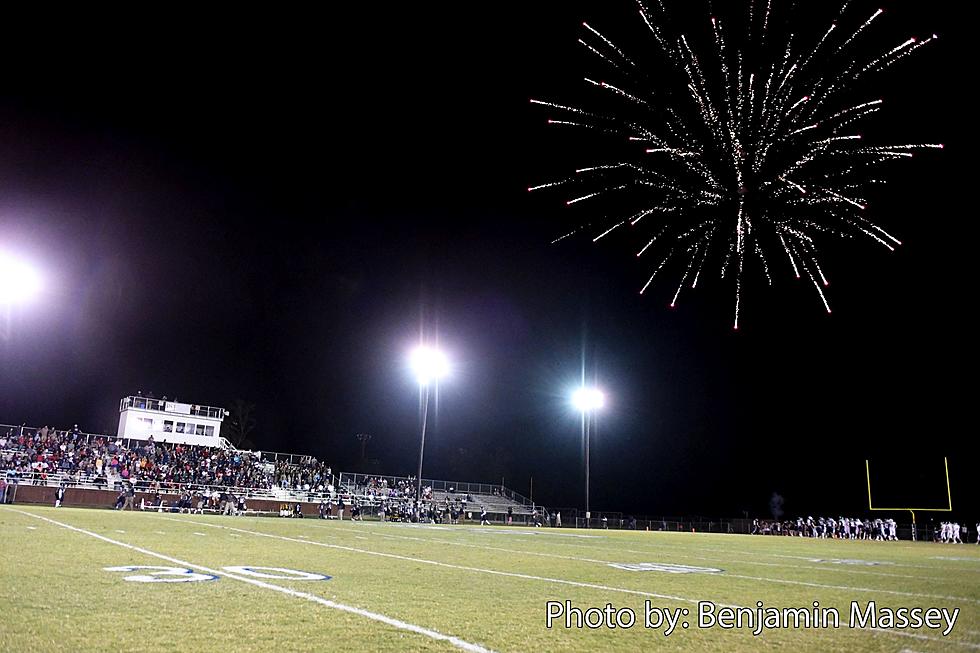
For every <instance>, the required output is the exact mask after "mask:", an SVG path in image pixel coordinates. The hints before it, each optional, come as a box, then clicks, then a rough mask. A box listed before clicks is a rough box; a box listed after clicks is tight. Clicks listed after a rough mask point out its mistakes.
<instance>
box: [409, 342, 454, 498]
mask: <svg viewBox="0 0 980 653" xmlns="http://www.w3.org/2000/svg"><path fill="white" fill-rule="evenodd" d="M408 362H409V366H410V367H411V368H412V372H413V373H414V374H415V378H416V379H417V380H418V382H419V425H420V428H419V431H420V437H419V472H418V478H416V479H415V480H416V488H415V500H416V501H419V500H421V499H422V460H423V458H424V457H425V426H426V423H427V422H428V417H429V390H430V389H431V387H432V384H433V383H438V382H439V379H441V378H443V377H444V376H446V374H448V373H449V360H448V359H447V358H446V355H445V354H444V353H442V352H441V351H439V350H438V349H436V348H434V347H428V346H426V345H419V346H418V347H416V348H415V349H413V350H412V353H411V355H410V356H409V361H408Z"/></svg>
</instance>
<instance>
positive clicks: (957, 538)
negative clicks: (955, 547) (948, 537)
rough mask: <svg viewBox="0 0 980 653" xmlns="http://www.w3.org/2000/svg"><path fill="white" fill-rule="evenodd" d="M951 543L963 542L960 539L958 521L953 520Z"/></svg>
mask: <svg viewBox="0 0 980 653" xmlns="http://www.w3.org/2000/svg"><path fill="white" fill-rule="evenodd" d="M952 536H953V544H963V540H961V539H960V524H959V522H953V532H952Z"/></svg>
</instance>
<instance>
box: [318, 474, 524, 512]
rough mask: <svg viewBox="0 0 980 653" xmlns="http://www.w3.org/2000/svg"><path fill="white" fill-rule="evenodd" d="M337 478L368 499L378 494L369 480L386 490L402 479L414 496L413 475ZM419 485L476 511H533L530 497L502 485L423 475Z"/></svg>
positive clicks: (341, 487)
mask: <svg viewBox="0 0 980 653" xmlns="http://www.w3.org/2000/svg"><path fill="white" fill-rule="evenodd" d="M337 478H338V481H337V487H338V489H339V490H340V491H342V492H344V493H345V494H349V495H351V496H356V497H359V498H362V499H365V500H368V501H370V500H371V499H373V498H376V497H378V496H381V494H380V491H381V489H380V488H378V487H377V486H374V487H373V488H372V485H371V481H372V480H373V481H374V482H375V483H376V484H377V483H380V482H381V481H382V480H384V481H385V482H386V483H387V488H385V489H387V490H391V489H392V488H397V487H398V486H399V484H400V483H402V484H404V485H405V486H407V487H408V488H411V491H410V492H409V493H408V495H410V496H412V497H414V492H415V487H416V483H417V481H416V480H415V479H414V478H411V477H408V476H384V475H379V474H359V473H352V472H340V473H339V474H338V476H337ZM422 487H423V488H425V487H429V488H432V501H435V502H436V503H444V502H445V501H446V499H447V498H448V499H449V501H450V502H453V501H466V506H467V510H469V511H477V512H479V511H480V510H481V509H482V508H486V509H487V512H488V513H491V514H494V515H506V514H507V510H508V509H511V510H512V514H513V515H514V516H515V517H517V516H521V517H525V516H530V515H532V514H533V512H534V509H535V506H534V504H533V502H532V501H531V500H530V499H528V498H527V497H525V496H523V495H522V494H520V493H518V492H515V491H513V490H511V489H509V488H507V487H505V486H503V485H497V484H492V483H469V482H463V481H443V480H435V479H427V478H423V479H422ZM372 489H374V492H372ZM537 507H538V508H539V509H540V508H541V506H537Z"/></svg>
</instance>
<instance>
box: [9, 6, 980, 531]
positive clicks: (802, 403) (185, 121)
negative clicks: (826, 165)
mask: <svg viewBox="0 0 980 653" xmlns="http://www.w3.org/2000/svg"><path fill="white" fill-rule="evenodd" d="M940 4H949V5H951V4H952V3H910V2H908V3H894V4H892V3H889V4H888V5H887V7H888V12H887V13H886V18H887V19H888V23H887V26H883V27H882V28H880V29H879V31H878V33H877V35H876V38H875V39H874V41H875V43H877V44H881V45H882V46H886V45H887V46H889V47H890V46H891V45H895V44H897V43H899V42H901V41H902V40H904V39H905V38H907V36H909V35H911V34H918V35H920V36H928V35H929V34H931V33H932V32H938V33H939V34H940V36H941V37H942V38H941V39H940V41H938V42H937V43H936V44H935V46H934V47H933V46H930V48H929V49H924V50H922V51H920V52H919V53H918V54H917V55H916V56H915V57H913V58H911V59H909V60H906V61H905V62H904V63H903V64H900V65H897V66H895V67H893V68H892V69H890V72H889V73H888V74H886V75H883V76H881V77H880V78H879V79H878V81H877V82H876V84H878V85H879V86H880V88H881V91H880V92H881V94H882V97H884V98H885V99H886V102H887V106H886V111H885V112H884V113H885V116H884V117H883V118H879V119H877V120H872V121H869V122H868V123H867V124H868V127H867V129H866V131H867V132H869V133H870V132H874V133H875V134H877V135H880V136H881V137H882V138H890V139H891V140H893V141H895V142H917V141H929V142H941V143H944V144H945V145H946V148H945V149H944V150H943V151H941V152H940V153H927V154H923V155H922V156H921V158H920V157H919V156H918V155H917V158H914V159H913V160H912V161H911V162H907V163H904V164H902V165H896V166H893V167H892V168H891V169H890V170H891V172H890V175H889V177H888V178H889V180H890V185H889V187H888V189H887V193H882V194H881V196H880V197H877V198H875V200H874V202H873V206H872V211H873V215H872V216H871V217H874V218H877V219H878V220H879V222H880V223H881V224H883V225H884V226H885V227H886V228H888V229H889V231H891V232H893V233H896V234H897V235H898V237H899V238H900V239H901V240H902V241H903V242H904V243H905V244H904V246H903V247H901V248H899V249H898V251H896V252H895V253H889V252H888V251H887V250H885V249H884V248H881V247H876V246H874V244H873V243H870V242H854V241H852V242H843V243H841V242H839V241H836V242H835V241H833V240H830V241H828V243H827V246H826V248H825V250H824V251H825V252H826V254H825V265H824V269H825V270H826V271H827V272H828V276H829V278H830V281H831V285H830V288H829V290H830V301H831V302H832V307H833V310H834V312H833V314H832V315H830V316H828V315H826V314H825V312H824V310H823V307H822V306H821V304H820V302H819V299H818V297H817V296H816V295H815V293H814V292H813V289H812V288H811V287H809V286H808V285H807V283H806V282H799V281H796V280H795V279H793V277H792V274H791V273H790V272H789V270H785V269H782V268H780V269H779V271H778V273H777V274H776V277H777V278H776V281H775V285H774V287H773V288H771V289H770V288H767V287H764V286H763V285H762V282H763V280H762V279H760V278H754V279H753V281H752V283H751V284H750V289H749V291H748V292H747V295H746V299H745V304H744V308H743V311H744V312H743V321H742V324H741V328H740V330H739V331H738V332H734V331H733V330H732V328H731V318H732V303H733V300H732V288H731V286H730V284H728V283H727V282H721V281H719V280H717V279H712V280H711V281H710V282H709V283H706V284H704V286H703V287H701V286H699V288H698V290H697V291H695V292H693V293H687V294H685V295H682V296H681V301H680V304H679V306H678V307H677V308H676V309H673V310H671V309H669V308H667V304H668V303H669V301H670V298H671V296H672V294H673V290H674V288H675V284H676V281H675V280H673V278H671V280H670V281H668V283H666V284H655V285H654V286H653V290H652V292H648V293H647V294H645V295H644V296H642V297H641V296H640V295H639V294H638V292H637V291H638V289H639V287H640V286H641V285H642V284H643V282H644V281H645V280H646V278H647V277H648V276H649V269H648V267H645V265H644V264H643V263H642V261H638V260H637V259H636V257H635V256H633V254H634V253H635V251H636V248H635V247H633V245H634V242H633V241H630V240H628V239H615V238H610V239H608V240H606V241H603V242H602V243H601V244H599V245H593V244H592V243H591V242H590V240H589V239H588V238H583V239H581V240H578V241H573V240H571V239H570V240H566V241H562V243H561V244H560V245H550V244H549V243H550V241H552V240H553V239H554V238H556V237H557V236H558V235H561V234H562V233H564V232H565V231H568V228H569V226H570V225H572V224H573V223H574V220H572V221H571V222H570V218H569V213H568V209H566V207H565V206H564V199H566V198H565V197H564V196H563V195H562V194H561V193H556V194H529V193H528V192H527V190H526V189H527V187H528V186H530V185H533V184H535V183H541V182H542V181H548V180H550V179H553V178H556V177H560V176H561V175H562V174H564V173H567V172H568V171H570V170H571V169H573V168H574V167H576V166H579V165H585V164H588V163H592V162H594V161H595V157H594V155H593V156H590V153H589V152H588V151H583V150H579V149H577V147H576V141H575V138H574V135H571V134H569V133H567V132H558V131H556V130H554V129H549V128H548V127H547V126H546V125H545V120H546V119H547V118H548V117H553V116H552V115H550V114H549V113H548V112H547V111H543V110H542V109H541V108H540V107H534V106H532V105H531V104H529V102H528V99H529V98H530V97H545V98H551V99H556V100H561V99H563V98H568V97H574V96H575V94H576V93H580V89H581V87H582V82H581V76H582V75H583V74H586V73H587V72H589V70H590V68H591V69H595V67H596V66H595V63H594V62H593V61H592V60H590V59H588V58H587V57H585V56H584V55H583V53H582V52H581V51H580V50H581V48H580V46H578V45H577V44H576V39H577V38H578V37H579V36H580V31H579V30H580V27H579V23H580V22H581V21H582V20H583V19H587V20H589V21H590V22H591V23H592V24H595V25H596V26H598V27H600V28H602V29H603V31H604V32H606V33H608V34H609V35H610V36H616V35H618V34H622V35H624V36H626V37H627V39H626V40H627V41H628V42H629V43H628V45H629V46H630V47H633V48H636V47H649V43H647V42H645V41H642V40H633V39H632V35H634V34H636V33H637V30H636V28H637V23H638V22H639V17H638V16H637V14H636V12H635V9H634V7H633V5H632V4H631V3H629V2H626V1H625V0H623V2H611V3H602V6H601V7H600V6H598V5H597V6H595V7H592V8H589V7H584V6H578V5H574V4H572V3H568V2H539V3H504V4H499V5H498V4H491V5H487V4H485V3H484V4H466V3H455V4H452V5H448V4H447V5H443V6H442V7H441V8H439V7H435V6H431V7H423V6H418V5H412V6H408V5H400V6H397V8H395V7H396V6H395V5H392V6H390V7H387V8H386V7H384V6H378V5H373V4H372V5H364V6H363V8H361V9H358V10H352V9H351V10H346V11H347V13H338V12H335V11H331V12H329V13H325V14H315V15H314V14H306V13H304V12H302V11H298V10H297V11H293V12H288V11H285V10H281V9H275V10H271V9H269V8H266V11H262V12H256V13H245V11H244V10H243V9H242V7H241V6H236V7H235V9H234V11H232V10H231V8H230V7H229V8H228V9H227V10H225V11H222V10H219V9H208V10H207V11H206V12H205V13H202V12H201V10H200V9H198V8H195V9H194V10H193V11H192V10H190V9H189V8H185V9H178V8H175V7H170V6H168V7H164V6H162V5H161V6H159V7H158V10H157V11H158V14H157V15H144V14H140V15H136V14H133V15H128V16H127V15H125V14H119V13H118V12H113V13H112V14H111V15H110V14H109V13H108V12H106V13H105V14H103V15H96V14H94V13H91V12H86V13H84V14H76V15H69V14H63V15H58V16H53V15H35V16H17V17H14V16H11V17H8V18H7V19H6V20H5V24H4V28H5V29H4V33H5V34H4V38H3V39H0V51H2V54H3V62H4V63H3V67H2V70H3V74H4V83H3V85H2V87H0V249H3V250H5V251H8V252H13V253H17V254H19V255H21V256H23V257H25V258H27V259H29V260H31V261H33V262H34V263H35V264H36V265H38V267H39V268H40V269H41V270H42V273H43V278H44V286H45V287H44V292H43V294H42V295H41V296H40V297H38V298H36V299H35V300H34V301H33V302H32V303H31V304H30V305H29V306H25V307H23V308H21V309H19V310H18V311H17V313H16V314H15V316H14V324H13V328H14V334H13V337H12V338H11V340H10V341H8V342H6V343H0V422H2V423H18V424H19V423H21V422H26V423H27V424H29V425H42V424H46V423H47V424H51V425H56V426H59V427H65V426H70V425H71V424H74V423H76V422H77V423H78V424H79V426H80V427H81V428H82V429H83V430H87V431H98V432H106V431H107V432H112V433H114V432H115V428H116V421H117V418H118V417H117V415H118V414H117V409H118V400H119V399H120V398H121V397H123V396H125V395H127V394H133V393H135V392H136V391H137V390H143V391H144V392H147V391H152V392H154V393H155V394H156V396H162V395H164V394H166V395H167V396H169V397H174V396H175V395H176V396H177V397H178V398H179V399H181V400H186V401H188V402H193V403H204V404H210V405H220V406H226V405H228V404H230V403H231V401H232V400H234V399H236V398H243V399H245V400H248V401H251V402H254V403H255V404H256V405H257V408H256V417H257V419H258V428H257V430H256V432H255V434H254V435H253V440H254V441H255V442H256V445H257V446H258V447H259V448H261V449H269V450H279V451H288V452H294V453H304V454H314V455H316V456H318V457H320V458H322V459H325V460H327V461H329V462H331V463H332V464H333V467H334V469H335V470H362V469H365V464H364V463H362V462H361V459H360V445H359V443H358V442H357V441H356V439H355V437H354V436H355V434H357V433H369V434H371V435H373V436H374V437H373V440H372V441H371V442H370V443H369V445H368V449H367V454H368V458H370V459H374V460H376V461H377V462H376V463H375V466H374V467H370V469H372V470H373V471H381V472H384V473H389V474H408V473H411V472H413V470H414V467H415V464H416V456H417V449H418V435H417V430H416V424H417V414H416V413H417V405H418V395H417V387H416V385H415V383H414V380H413V379H412V377H411V376H410V375H409V373H408V371H407V370H406V367H405V355H406V353H407V351H408V350H409V348H410V347H411V345H412V344H413V343H414V342H415V341H417V339H418V334H419V328H420V325H423V324H424V325H425V328H426V331H427V333H429V334H431V335H433V336H434V335H435V333H436V332H438V335H439V339H440V342H441V343H442V345H443V346H444V347H445V348H446V349H447V351H448V352H449V354H450V356H451V357H452V360H453V364H454V365H453V367H454V370H453V374H452V378H451V379H450V380H449V381H448V382H446V383H445V384H444V385H443V386H442V388H441V391H440V404H439V410H438V416H437V419H436V420H435V422H434V424H433V429H432V430H431V432H430V434H429V437H428V439H427V447H426V468H425V469H426V474H425V475H426V476H427V477H433V478H455V479H459V480H472V481H484V482H500V480H501V478H502V477H503V478H505V482H506V484H507V485H508V486H510V487H512V488H513V489H515V490H518V491H520V492H523V493H525V494H527V493H528V491H529V481H530V477H531V476H532V475H533V477H534V496H535V499H536V500H538V501H540V502H543V503H545V504H547V505H551V506H581V505H582V504H583V503H584V501H583V466H582V451H581V442H580V433H579V421H578V417H577V415H576V414H574V413H573V412H572V410H571V409H570V408H569V406H568V402H567V393H568V390H569V388H571V387H573V386H574V385H575V384H576V382H577V379H578V377H579V374H580V372H581V365H582V357H583V353H584V354H585V356H586V360H587V362H588V366H589V369H590V370H594V373H595V375H596V377H597V379H598V381H599V383H600V384H601V385H602V386H603V388H604V389H605V390H606V392H607V394H608V396H609V404H608V406H607V408H606V409H605V410H604V411H603V412H602V413H601V415H600V417H599V425H598V433H597V434H595V437H594V439H593V441H592V442H593V448H592V454H593V455H592V463H593V466H592V490H593V492H592V508H593V510H603V509H605V510H622V511H624V512H633V513H635V514H648V515H693V514H703V515H715V516H723V515H724V516H741V513H742V511H748V512H749V513H750V514H752V515H765V514H767V513H768V504H769V497H770V495H771V494H772V493H773V492H774V491H777V492H779V493H780V494H781V495H783V496H784V497H785V500H786V504H785V510H786V512H787V514H790V515H797V514H801V513H803V514H808V513H809V514H814V515H816V514H835V515H836V514H837V513H839V512H847V513H852V514H860V511H861V509H862V508H863V507H865V506H866V487H865V480H864V460H865V458H867V457H869V456H870V457H872V460H873V461H885V460H886V458H889V459H890V460H891V462H889V463H888V464H889V465H892V466H891V467H886V469H889V470H891V471H892V473H893V477H892V478H893V480H894V478H901V479H903V480H907V479H917V478H920V477H921V478H923V479H928V480H922V481H921V482H920V481H916V482H915V483H914V484H913V487H915V486H921V489H922V494H921V497H922V498H923V500H925V501H935V497H936V490H935V485H934V484H933V481H934V482H935V483H939V484H941V483H942V477H941V476H940V475H938V474H936V473H934V471H935V470H939V471H940V472H941V464H942V462H941V461H942V457H943V456H949V460H950V473H951V476H952V483H953V503H954V507H955V508H957V510H958V515H959V516H961V517H962V518H963V519H969V518H972V517H973V516H975V512H976V509H977V508H980V505H978V498H977V497H978V493H977V492H976V490H975V483H974V482H973V481H972V480H971V478H973V479H975V475H976V464H975V460H976V459H975V457H970V456H968V451H970V450H971V449H970V447H969V443H970V442H971V441H972V440H975V437H976V426H975V424H974V419H973V413H974V407H975V398H974V394H975V387H976V383H975V381H974V378H973V377H974V372H973V370H974V369H975V367H976V348H975V343H976V333H975V318H971V317H969V316H970V315H973V310H974V308H975V307H974V306H973V305H974V303H975V296H976V291H975V277H976V266H975V258H974V247H975V242H976V240H975V238H974V236H975V228H974V227H973V224H972V223H973V217H972V216H973V214H974V213H975V207H973V197H974V192H975V181H973V180H970V179H969V178H968V177H969V176H972V174H973V172H974V171H975V157H974V156H973V155H972V154H970V153H969V150H970V149H971V148H972V147H973V143H972V141H973V140H974V134H973V131H972V127H973V125H972V122H973V121H974V119H975V117H974V115H973V113H974V112H973V110H972V109H971V108H970V106H971V105H970V103H969V102H968V98H969V97H970V96H971V94H972V93H973V92H975V88H974V87H973V86H971V84H972V82H973V78H974V77H975V73H974V72H973V70H974V69H973V63H974V61H975V55H974V54H973V53H972V52H970V53H967V47H968V45H970V43H969V42H968V41H963V40H960V39H959V35H958V34H957V33H956V31H955V30H954V23H957V22H969V21H967V20H966V18H967V17H965V16H964V15H963V14H961V13H955V14H954V11H953V8H952V7H950V8H948V9H943V8H937V7H939V5H940ZM956 4H957V7H956V8H955V9H956V12H960V11H961V9H960V7H959V5H960V3H956ZM876 6H877V5H867V7H868V8H870V11H873V10H874V8H876ZM870 11H869V12H868V13H870ZM970 11H973V10H970ZM860 13H864V9H862V10H861V11H860ZM705 15H707V14H705ZM828 19H829V16H828ZM641 26H642V25H641ZM964 80H967V81H968V82H969V83H968V84H964V83H963V81H964ZM872 97H873V96H872ZM872 125H873V126H872ZM578 215H579V216H582V215H585V213H579V214H578ZM882 482H883V483H884V482H885V479H884V478H883V480H882ZM905 485H906V486H907V485H908V483H905ZM906 489H907V488H906ZM942 489H943V488H942V487H940V490H942ZM941 494H942V492H940V495H941ZM897 516H898V515H896V517H897ZM937 518H938V517H937ZM970 523H972V522H970Z"/></svg>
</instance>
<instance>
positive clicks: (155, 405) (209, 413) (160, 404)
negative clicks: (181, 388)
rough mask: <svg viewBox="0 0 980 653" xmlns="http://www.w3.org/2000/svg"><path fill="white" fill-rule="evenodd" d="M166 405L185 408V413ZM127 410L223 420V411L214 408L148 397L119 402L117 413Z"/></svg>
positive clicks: (137, 397) (133, 397)
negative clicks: (153, 411) (168, 408)
mask: <svg viewBox="0 0 980 653" xmlns="http://www.w3.org/2000/svg"><path fill="white" fill-rule="evenodd" d="M167 404H170V405H171V406H175V405H181V406H187V407H188V411H189V412H187V413H185V412H183V411H178V410H167ZM127 408H139V409H141V410H155V411H159V412H161V413H171V414H179V415H194V416H195V417H208V418H211V419H224V416H225V409H224V408H217V407H215V406H202V405H200V404H185V403H181V402H176V401H167V400H165V399H151V398H150V397H141V396H129V397H123V398H122V399H120V400H119V412H122V411H124V410H126V409H127Z"/></svg>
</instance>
